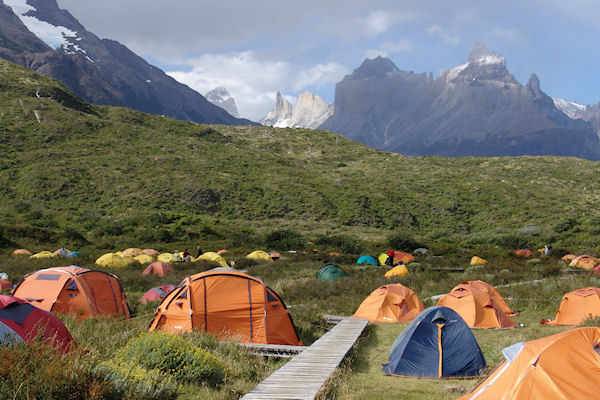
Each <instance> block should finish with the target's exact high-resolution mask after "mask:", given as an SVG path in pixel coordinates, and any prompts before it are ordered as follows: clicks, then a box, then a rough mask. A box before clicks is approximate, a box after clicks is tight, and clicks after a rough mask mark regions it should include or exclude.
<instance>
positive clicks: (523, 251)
mask: <svg viewBox="0 0 600 400" xmlns="http://www.w3.org/2000/svg"><path fill="white" fill-rule="evenodd" d="M515 254H516V255H518V256H522V257H529V256H531V254H532V251H531V250H529V249H518V250H515Z"/></svg>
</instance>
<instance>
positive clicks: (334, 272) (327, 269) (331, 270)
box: [317, 264, 348, 282]
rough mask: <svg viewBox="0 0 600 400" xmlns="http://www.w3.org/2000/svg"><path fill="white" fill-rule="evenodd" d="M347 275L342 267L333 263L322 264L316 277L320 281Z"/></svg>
mask: <svg viewBox="0 0 600 400" xmlns="http://www.w3.org/2000/svg"><path fill="white" fill-rule="evenodd" d="M347 276H348V275H346V273H345V272H344V270H343V269H341V268H340V267H338V266H337V265H333V264H328V265H324V266H322V267H321V269H320V270H319V271H318V272H317V279H318V280H320V281H329V282H334V281H337V280H338V279H342V278H346V277H347Z"/></svg>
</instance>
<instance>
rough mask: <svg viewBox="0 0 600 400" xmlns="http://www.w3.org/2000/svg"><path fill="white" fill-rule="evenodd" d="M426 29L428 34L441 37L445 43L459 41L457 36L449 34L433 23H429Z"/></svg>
mask: <svg viewBox="0 0 600 400" xmlns="http://www.w3.org/2000/svg"><path fill="white" fill-rule="evenodd" d="M426 31H427V33H428V34H429V36H438V37H439V38H440V39H442V42H443V43H447V44H459V43H460V38H459V37H458V36H452V35H450V34H449V33H448V32H446V31H445V30H444V29H443V28H442V27H441V26H439V25H435V24H434V25H430V26H429V27H428V28H427V29H426Z"/></svg>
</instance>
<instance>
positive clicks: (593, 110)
mask: <svg viewBox="0 0 600 400" xmlns="http://www.w3.org/2000/svg"><path fill="white" fill-rule="evenodd" d="M552 100H553V101H554V105H555V106H556V108H558V109H559V110H560V111H562V112H564V113H565V114H567V115H568V116H569V118H571V119H582V120H584V121H587V122H589V123H590V124H591V125H592V127H593V128H594V130H595V131H596V133H597V134H598V135H600V103H596V104H594V105H592V106H590V105H584V104H579V103H576V102H574V101H568V100H565V99H559V98H553V99H552Z"/></svg>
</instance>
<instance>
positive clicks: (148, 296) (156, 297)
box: [139, 285, 177, 304]
mask: <svg viewBox="0 0 600 400" xmlns="http://www.w3.org/2000/svg"><path fill="white" fill-rule="evenodd" d="M176 288H177V286H175V285H162V286H157V287H153V288H152V289H150V290H148V291H147V292H146V293H144V295H143V296H142V297H141V298H140V300H139V302H140V303H142V304H147V303H150V302H153V301H161V300H162V299H164V298H165V297H167V295H168V294H169V293H171V292H172V291H173V290H175V289H176Z"/></svg>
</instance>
